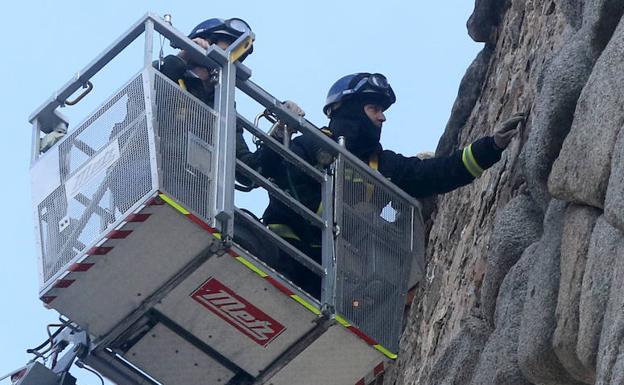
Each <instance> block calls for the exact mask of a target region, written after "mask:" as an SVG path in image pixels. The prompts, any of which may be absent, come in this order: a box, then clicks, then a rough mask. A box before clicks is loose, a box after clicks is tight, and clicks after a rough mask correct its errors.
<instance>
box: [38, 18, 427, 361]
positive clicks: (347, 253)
mask: <svg viewBox="0 0 624 385" xmlns="http://www.w3.org/2000/svg"><path fill="white" fill-rule="evenodd" d="M154 32H158V33H160V34H161V35H162V36H164V37H165V38H166V39H168V40H169V41H171V42H172V43H174V44H175V46H177V47H179V48H181V49H185V50H186V51H187V52H188V53H189V55H190V56H191V58H192V60H193V61H194V62H195V63H198V64H200V65H203V66H205V67H207V68H210V69H217V70H218V71H219V79H218V83H217V85H216V89H215V100H214V105H212V106H207V105H206V104H205V103H203V102H202V101H200V100H199V99H197V98H195V97H194V96H193V95H191V94H190V93H188V92H185V91H183V90H182V89H180V88H179V87H178V86H177V85H176V84H175V83H173V82H172V81H170V80H169V79H167V78H166V77H164V76H163V75H162V74H160V73H159V72H158V71H157V70H156V69H154V68H153V65H152V59H153V56H154V55H153V40H154ZM142 33H144V34H145V50H144V66H143V69H141V70H140V73H139V74H138V75H137V76H136V77H134V78H132V79H131V80H130V81H129V82H128V83H127V84H126V86H124V87H123V88H122V89H121V90H120V91H118V92H117V93H115V94H114V95H113V96H112V97H111V98H110V99H109V100H108V101H107V102H105V103H104V104H103V105H102V107H101V108H100V109H98V111H97V112H96V113H95V114H94V115H92V116H90V117H89V118H88V119H87V120H86V121H85V123H83V124H82V125H80V126H78V128H76V129H75V130H72V131H71V132H70V134H69V135H67V136H66V137H65V138H63V139H62V140H61V141H60V142H59V143H57V144H56V145H54V146H53V147H52V148H51V149H50V150H48V151H47V152H46V153H44V154H41V147H40V144H39V143H40V138H41V136H42V133H49V132H51V131H52V130H54V128H55V127H57V126H58V125H59V124H60V125H67V124H68V122H67V119H66V118H64V116H63V115H62V114H61V113H60V112H59V111H58V109H59V107H62V106H63V105H65V104H66V100H67V98H69V97H70V96H71V95H72V94H73V93H74V92H76V91H77V90H79V89H80V88H81V87H83V86H84V85H85V84H87V82H89V81H90V79H91V78H92V77H93V76H94V75H95V74H96V73H98V72H99V71H100V70H101V69H103V68H104V67H105V66H106V65H107V64H108V63H109V62H110V61H111V60H112V59H113V58H114V57H115V56H116V55H118V54H119V53H120V52H121V51H122V50H123V49H124V48H125V47H127V46H128V45H129V44H130V43H131V42H133V41H134V40H136V39H137V38H138V37H139V36H140V35H141V34H142ZM249 37H250V36H249V35H248V34H245V35H243V36H241V37H240V38H239V39H238V40H237V41H236V42H234V43H233V44H232V45H231V46H230V48H229V49H228V50H226V51H224V50H222V49H220V48H218V47H216V46H211V47H209V48H208V49H207V50H203V49H202V48H200V47H199V46H197V45H196V44H194V43H193V42H192V41H191V40H189V39H188V38H187V37H186V36H184V35H183V34H181V33H180V32H178V31H177V30H176V29H175V28H173V27H171V26H170V25H169V24H168V23H167V22H165V21H164V20H163V19H161V18H160V17H159V16H156V15H153V14H147V15H146V16H144V17H143V18H142V19H141V20H139V21H138V22H137V23H136V24H135V25H133V26H132V27H131V28H130V29H129V30H128V31H126V32H125V33H124V34H123V35H122V36H121V37H120V38H119V39H117V40H116V41H115V42H114V43H113V44H112V45H111V46H110V47H108V48H107V49H106V50H105V51H104V53H102V54H101V55H100V56H98V57H97V58H96V59H95V60H94V61H93V62H91V63H90V64H89V65H88V66H87V67H85V69H83V70H82V71H81V72H80V73H79V74H77V75H76V77H75V78H74V79H73V80H71V81H70V82H68V83H67V84H66V85H64V86H63V87H62V88H61V89H60V90H59V91H58V92H57V93H55V94H54V95H53V97H51V98H50V99H49V100H48V101H47V102H45V103H44V104H43V105H42V106H41V107H39V108H38V109H37V110H36V111H35V112H34V113H33V115H32V116H31V117H30V121H31V123H32V124H33V146H32V172H31V173H32V179H33V186H35V187H34V190H35V191H34V194H33V196H34V198H35V204H34V209H35V213H36V218H38V222H37V238H38V239H39V241H40V250H41V258H42V259H41V263H40V265H41V266H42V267H43V271H42V278H41V285H42V287H43V288H45V287H46V286H47V285H49V284H50V283H51V282H53V281H54V278H55V276H56V275H58V274H59V273H60V272H62V270H63V268H64V267H66V266H67V265H68V264H70V263H72V261H74V260H76V258H79V257H80V256H81V255H84V253H85V252H86V251H87V250H89V249H90V248H92V247H93V246H95V242H96V241H97V239H98V236H101V235H103V234H106V233H107V232H109V231H110V230H111V229H113V228H114V227H115V226H117V225H118V224H119V223H120V221H121V220H123V218H124V216H125V215H127V213H129V212H131V211H133V210H136V209H137V208H139V207H140V206H141V205H142V204H144V203H145V199H146V198H147V197H149V196H150V195H152V194H154V193H155V192H156V191H157V190H161V191H165V192H167V193H168V194H169V195H171V196H172V197H173V198H174V199H176V200H178V202H180V203H181V204H182V205H183V206H184V207H185V208H187V209H189V210H190V211H192V212H193V213H194V214H196V215H198V216H199V217H201V218H202V219H203V220H205V221H206V222H208V223H209V224H210V225H212V226H214V227H216V228H218V229H219V230H220V231H221V232H222V234H223V235H224V240H225V241H226V242H229V241H230V240H231V239H232V237H233V236H236V234H235V227H234V218H235V212H237V210H236V208H235V207H234V185H235V173H236V172H238V173H239V175H244V176H245V177H246V178H248V179H250V180H252V181H253V182H254V183H255V184H256V185H257V186H261V187H262V188H264V189H265V190H267V191H268V192H269V194H270V195H271V196H272V197H274V198H275V199H277V200H279V201H280V202H281V203H283V204H284V205H285V206H287V207H288V208H290V209H291V210H292V211H293V212H295V213H297V214H298V215H300V216H301V218H302V220H303V221H306V222H308V223H309V224H310V225H311V226H315V227H316V228H318V229H319V230H320V234H321V241H322V242H321V245H322V247H321V254H322V264H319V263H318V262H316V261H315V260H314V259H313V258H311V257H310V256H308V255H305V253H303V252H301V251H299V250H297V249H296V248H294V247H293V246H292V245H290V244H288V243H287V242H285V241H284V240H283V239H282V238H280V237H279V236H277V235H276V234H274V233H272V232H271V231H269V230H268V229H266V228H265V227H263V225H262V224H260V223H256V222H253V221H252V222H250V223H248V224H249V225H250V227H251V228H255V230H257V232H258V234H260V236H261V237H262V239H263V240H266V241H268V242H269V243H272V244H274V245H275V246H276V247H278V248H279V249H280V250H281V251H282V252H283V253H285V254H286V255H288V256H290V258H292V259H293V260H296V261H298V262H299V263H301V264H302V265H303V266H304V267H305V268H307V269H308V270H310V274H315V275H318V276H319V279H322V294H321V298H320V303H321V304H322V306H323V309H324V311H325V312H326V314H328V315H329V316H332V315H334V314H335V313H336V312H337V313H338V314H340V315H342V316H344V317H345V318H347V319H348V320H349V321H351V322H352V323H353V324H355V325H356V326H357V327H359V328H361V329H362V330H363V331H364V332H365V333H366V334H368V335H369V336H371V337H372V338H374V339H376V340H377V341H378V342H379V343H381V344H383V345H384V346H386V347H387V348H388V349H390V350H391V351H396V350H397V347H398V338H399V335H400V326H401V325H400V323H401V315H402V305H403V303H404V298H403V296H404V294H405V289H406V284H407V279H408V275H409V271H410V265H411V263H412V261H413V260H414V259H416V260H417V261H418V262H419V263H420V265H421V267H422V256H419V255H417V254H418V253H420V252H421V250H422V244H417V243H418V240H420V237H414V232H415V231H422V230H421V226H422V219H421V217H420V208H419V204H418V203H417V201H415V200H414V199H413V198H412V197H410V196H409V195H408V194H406V193H405V192H403V191H402V190H401V189H399V188H397V187H396V186H395V185H393V184H392V183H390V182H389V181H388V180H387V179H386V178H384V177H383V176H382V175H381V174H379V173H378V172H376V171H374V170H372V169H370V168H369V167H368V166H367V165H366V164H364V163H363V162H361V161H360V160H359V159H358V158H357V157H355V156H354V155H353V154H351V153H350V152H348V151H346V149H345V148H344V147H342V146H340V145H339V144H338V143H336V142H334V141H333V140H332V139H331V138H329V137H327V136H326V135H325V134H323V133H322V132H321V131H320V130H319V129H318V128H317V127H316V126H314V125H313V124H311V123H310V122H308V121H307V120H305V119H304V118H302V117H299V116H296V115H294V114H293V113H292V112H290V111H289V110H288V109H287V108H286V107H285V106H283V105H282V102H281V101H280V100H278V99H276V98H275V97H273V96H272V95H270V94H269V93H268V92H266V91H265V90H263V89H262V88H261V87H259V86H258V85H256V84H255V83H253V82H252V81H251V80H250V79H249V78H250V76H251V72H250V70H249V69H248V68H247V67H245V66H244V65H242V64H241V63H239V62H234V61H232V60H231V58H232V56H231V55H232V54H233V52H234V51H235V50H236V49H237V48H239V46H240V44H242V43H243V42H245V40H246V39H248V38H249ZM237 88H238V90H239V91H242V92H244V93H245V94H247V95H248V96H250V97H251V98H252V99H253V100H255V101H256V102H257V103H259V104H260V105H261V106H262V107H263V108H266V109H268V110H269V111H270V112H271V113H273V114H274V115H275V116H277V118H278V119H279V120H281V121H282V122H285V123H286V124H288V125H289V126H291V127H293V128H296V129H297V130H298V131H300V132H301V133H302V134H303V135H309V136H311V137H313V138H314V139H315V140H316V142H318V143H319V145H320V146H321V147H322V148H323V150H324V151H326V152H327V153H328V154H329V155H330V156H331V157H333V159H334V161H333V163H331V164H330V165H329V166H328V167H325V168H324V169H320V170H319V169H318V168H317V167H315V166H316V165H313V164H308V163H307V162H306V161H304V160H303V159H301V158H300V157H299V156H297V155H296V154H295V153H293V152H292V151H291V150H290V149H289V148H288V147H287V146H285V145H284V144H282V143H279V142H278V141H276V140H274V139H273V138H272V137H270V136H269V135H267V134H266V133H265V132H264V131H262V130H261V129H259V128H258V127H256V126H255V125H254V124H253V123H251V122H250V121H249V120H248V119H246V118H245V117H244V116H241V115H239V114H237V113H236V110H235V106H234V95H235V91H236V89H237ZM237 125H238V126H239V127H242V128H243V129H245V130H247V131H249V132H250V133H251V134H252V135H254V136H256V137H258V138H259V139H260V140H261V142H262V145H263V146H266V147H267V148H268V149H271V150H273V151H275V152H276V153H277V154H278V155H279V156H280V157H281V158H282V159H283V161H284V162H288V164H291V165H292V166H294V167H296V168H297V169H298V170H300V171H301V172H302V173H304V174H306V175H308V176H309V177H310V178H311V179H312V180H314V181H316V182H317V183H318V189H319V190H318V193H319V195H320V197H321V205H322V207H323V210H322V212H320V213H316V212H314V211H312V210H311V209H310V208H308V207H306V206H305V205H304V204H303V203H301V202H298V201H297V200H296V199H295V198H294V197H293V196H291V195H290V194H288V193H286V192H284V191H283V190H282V189H281V188H280V186H278V185H276V184H274V183H273V181H271V180H269V179H267V178H265V177H264V176H263V175H262V173H260V172H258V170H254V169H253V168H251V167H248V166H247V165H246V164H244V163H243V162H241V161H240V160H237V159H236V126H237ZM141 146H142V147H141ZM139 147H140V149H139ZM81 178H82V179H81ZM137 181H138V183H137ZM130 185H133V188H135V190H136V191H135V190H132V189H127V188H125V187H124V186H130ZM74 207H77V208H76V209H73V208H74ZM237 218H241V216H240V215H237ZM245 220H247V221H249V220H248V219H243V220H242V221H243V222H244V221H245ZM272 267H273V268H275V269H276V270H278V271H279V266H272ZM390 299H391V300H390ZM395 299H396V300H395ZM380 315H383V316H380Z"/></svg>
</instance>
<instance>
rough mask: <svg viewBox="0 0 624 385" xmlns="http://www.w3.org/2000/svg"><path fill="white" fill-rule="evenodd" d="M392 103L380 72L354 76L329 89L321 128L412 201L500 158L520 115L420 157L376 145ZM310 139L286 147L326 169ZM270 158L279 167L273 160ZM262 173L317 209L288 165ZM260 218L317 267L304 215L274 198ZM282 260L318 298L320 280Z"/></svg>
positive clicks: (315, 242)
mask: <svg viewBox="0 0 624 385" xmlns="http://www.w3.org/2000/svg"><path fill="white" fill-rule="evenodd" d="M395 101H396V97H395V94H394V91H393V90H392V87H391V86H390V84H389V83H388V81H387V79H386V77H385V76H384V75H382V74H378V73H354V74H350V75H347V76H344V77H342V78H340V79H339V80H338V81H336V82H335V83H334V84H333V85H332V86H331V88H330V89H329V92H328V94H327V100H326V103H325V107H324V108H323V112H324V113H325V115H326V116H327V117H328V118H329V119H330V121H329V126H328V127H326V128H324V129H323V131H324V132H325V133H326V134H327V135H328V136H330V137H331V138H332V139H334V140H337V139H338V138H339V137H343V138H344V139H345V143H346V148H347V149H348V150H349V151H350V152H351V153H353V154H354V155H356V156H357V157H358V158H359V159H360V160H362V161H363V162H365V163H367V164H369V166H370V167H372V168H375V169H377V170H378V171H379V172H380V173H381V174H382V175H384V176H385V177H386V178H388V179H389V180H391V181H392V182H393V183H394V184H396V185H397V186H398V187H400V188H401V189H403V190H404V191H405V192H407V193H408V194H410V195H411V196H413V197H415V198H423V197H427V196H431V195H434V194H440V193H446V192H449V191H452V190H454V189H457V188H458V187H461V186H464V185H467V184H469V183H471V182H472V181H473V180H475V178H477V177H479V176H480V175H481V174H482V173H483V171H484V170H486V169H487V168H489V167H491V166H492V165H493V164H495V163H496V162H497V161H498V160H500V158H501V153H502V152H503V150H504V149H505V148H506V147H507V145H508V144H509V143H510V141H511V139H512V138H513V137H514V135H515V134H516V133H517V131H518V125H519V123H520V122H522V121H523V120H524V118H525V116H524V114H522V113H520V114H516V115H514V116H512V117H511V118H509V119H507V120H505V121H504V122H502V123H501V124H499V125H498V126H497V127H496V128H495V129H494V133H493V135H492V136H485V137H482V138H480V139H478V140H476V141H475V142H473V143H472V144H470V145H469V146H467V147H466V148H464V149H463V150H457V151H455V152H454V153H452V154H451V155H449V156H440V157H433V158H430V159H421V158H419V157H416V156H414V157H406V156H403V155H401V154H397V153H396V152H394V151H391V150H386V149H383V148H382V146H381V144H380V143H379V139H380V136H381V129H382V126H383V123H384V122H385V121H386V117H385V115H384V111H386V110H387V109H388V108H389V107H390V106H391V105H392V104H393V103H394V102H395ZM315 142H316V141H315V140H314V139H313V138H311V137H310V136H307V135H301V136H299V137H296V138H295V139H293V140H292V143H291V149H292V151H294V152H295V153H296V154H297V155H299V156H300V157H302V158H303V159H304V160H306V161H308V162H309V163H311V164H314V165H317V166H320V167H323V166H325V165H326V164H328V163H329V162H328V160H327V159H326V156H324V155H323V154H324V152H323V151H322V150H321V148H320V146H319V145H318V144H317V143H315ZM266 159H270V158H269V157H266ZM273 161H275V162H284V161H280V160H278V159H277V158H274V159H273ZM329 161H331V159H330V160H329ZM323 163H324V164H323ZM263 168H264V169H266V170H271V171H272V175H269V176H270V177H272V178H274V179H275V181H276V182H277V184H278V185H279V186H280V187H282V188H283V189H284V190H286V191H287V192H288V193H289V194H291V195H292V196H294V197H296V198H297V199H298V200H299V201H300V202H301V203H303V204H305V205H306V206H307V207H308V208H309V209H310V210H312V211H317V210H318V209H319V205H320V202H321V195H320V189H319V186H318V184H316V182H314V181H313V180H312V179H311V178H309V177H307V175H305V174H303V173H302V172H298V171H297V169H296V168H295V167H293V166H291V165H290V164H289V163H288V162H284V163H283V164H281V166H279V167H275V166H274V167H270V166H264V167H263ZM263 220H264V222H265V223H266V224H267V225H268V227H269V228H270V229H272V230H273V231H274V232H275V233H277V234H278V235H280V236H281V237H282V238H284V239H285V240H287V241H288V242H290V243H291V244H293V245H294V246H296V247H297V248H299V249H300V250H301V251H303V252H305V253H306V254H308V255H309V256H310V257H312V258H313V259H315V260H316V261H317V262H319V263H321V248H320V239H321V237H320V230H319V229H317V228H315V227H313V226H311V225H309V224H307V223H305V221H302V220H301V217H299V216H298V215H297V214H296V213H294V212H293V211H292V210H290V209H288V208H287V207H286V206H285V205H284V204H282V203H281V202H280V201H278V200H277V199H274V198H271V200H270V202H269V206H268V207H267V209H266V211H265V213H264V217H263ZM280 262H281V264H282V265H283V268H282V269H283V270H284V271H285V274H286V275H287V276H288V277H289V278H290V279H292V280H293V281H294V282H295V283H296V284H298V285H300V286H301V287H302V288H303V289H305V290H306V291H308V292H309V293H310V294H312V295H314V296H316V297H317V298H319V295H320V280H319V279H317V278H316V277H315V276H313V275H312V274H310V273H309V272H308V271H307V270H306V269H305V268H303V266H301V265H300V264H298V263H297V262H295V261H293V260H292V259H289V258H287V257H286V256H282V258H281V259H280Z"/></svg>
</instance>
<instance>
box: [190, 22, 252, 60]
mask: <svg viewBox="0 0 624 385" xmlns="http://www.w3.org/2000/svg"><path fill="white" fill-rule="evenodd" d="M245 32H251V27H250V26H249V24H247V22H245V20H243V19H239V18H236V17H233V18H231V19H225V20H224V19H219V18H212V19H208V20H204V21H202V22H201V23H199V24H198V25H197V26H196V27H195V28H193V30H192V31H191V33H190V34H189V35H188V37H189V39H195V38H196V37H201V38H204V39H208V40H210V41H211V42H213V43H215V42H217V41H219V40H224V41H226V42H227V43H232V42H234V40H236V39H238V38H239V37H240V36H241V35H242V34H244V33H245ZM252 52H253V46H251V48H249V51H247V53H246V54H245V57H246V56H248V55H250V54H251V53H252ZM242 59H243V58H241V59H240V60H241V61H242Z"/></svg>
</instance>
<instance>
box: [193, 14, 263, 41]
mask: <svg viewBox="0 0 624 385" xmlns="http://www.w3.org/2000/svg"><path fill="white" fill-rule="evenodd" d="M250 31H251V27H250V26H249V24H247V23H246V22H245V20H243V19H239V18H237V17H233V18H231V19H227V20H223V21H222V22H221V23H220V24H216V25H214V26H212V27H209V28H206V29H199V30H197V31H194V33H193V34H192V35H191V36H189V37H190V38H191V39H193V38H196V37H204V38H209V37H210V36H211V35H213V34H223V35H227V36H231V37H239V36H241V35H242V34H244V33H245V32H250Z"/></svg>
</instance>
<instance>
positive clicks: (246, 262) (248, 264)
mask: <svg viewBox="0 0 624 385" xmlns="http://www.w3.org/2000/svg"><path fill="white" fill-rule="evenodd" d="M215 234H216V233H215ZM236 260H237V261H238V262H240V263H242V264H243V265H245V266H246V267H247V268H248V269H249V270H251V271H253V272H254V273H256V274H258V275H259V276H261V277H262V278H264V277H266V276H267V275H268V274H267V273H265V272H264V271H262V270H260V269H258V268H257V267H256V266H255V265H254V264H253V263H251V262H249V261H248V260H246V259H245V258H243V257H241V256H240V255H239V256H238V257H236Z"/></svg>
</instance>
